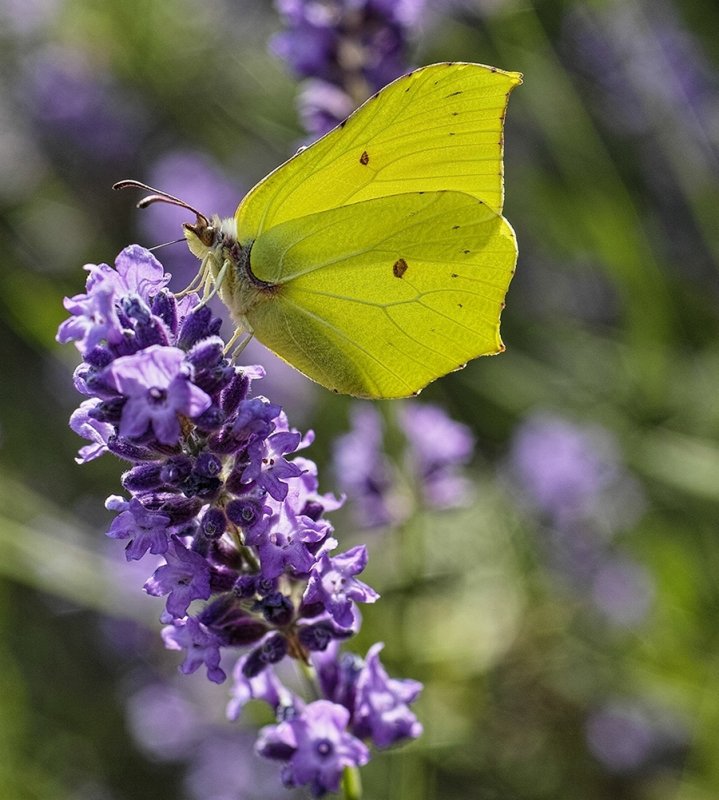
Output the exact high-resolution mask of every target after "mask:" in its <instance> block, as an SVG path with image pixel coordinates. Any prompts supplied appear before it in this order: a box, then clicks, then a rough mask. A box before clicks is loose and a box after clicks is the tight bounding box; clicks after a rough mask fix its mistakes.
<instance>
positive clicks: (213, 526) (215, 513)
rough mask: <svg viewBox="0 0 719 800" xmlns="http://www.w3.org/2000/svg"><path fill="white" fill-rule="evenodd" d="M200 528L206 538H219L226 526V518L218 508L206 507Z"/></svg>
mask: <svg viewBox="0 0 719 800" xmlns="http://www.w3.org/2000/svg"><path fill="white" fill-rule="evenodd" d="M200 528H201V530H202V532H203V534H204V535H205V536H206V537H207V538H208V539H219V538H220V536H222V534H223V533H224V532H225V529H226V528H227V518H226V517H225V514H224V512H223V511H222V510H221V509H219V508H208V509H207V511H205V514H204V516H203V517H202V522H201V523H200Z"/></svg>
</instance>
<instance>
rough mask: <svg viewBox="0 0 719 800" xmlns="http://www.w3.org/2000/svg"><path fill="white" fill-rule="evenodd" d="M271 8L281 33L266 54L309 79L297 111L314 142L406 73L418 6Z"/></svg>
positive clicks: (356, 0) (338, 2)
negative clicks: (282, 23) (281, 22)
mask: <svg viewBox="0 0 719 800" xmlns="http://www.w3.org/2000/svg"><path fill="white" fill-rule="evenodd" d="M277 7H278V10H279V12H280V15H281V16H282V17H283V18H284V21H285V23H286V24H287V29H286V30H284V31H283V32H282V33H279V34H277V35H276V36H274V37H273V38H272V40H271V42H270V50H271V51H272V52H273V53H274V55H276V56H277V57H279V58H281V59H283V60H284V61H285V62H286V63H287V64H288V65H289V67H290V68H291V69H292V71H293V72H295V73H296V74H297V75H298V76H300V77H302V78H308V79H313V83H312V85H311V87H309V89H308V90H307V91H305V93H304V97H303V99H302V100H301V107H303V111H302V117H303V122H304V123H305V125H306V128H307V130H308V132H309V133H310V134H312V135H314V136H316V135H319V134H322V133H325V132H326V131H327V130H329V129H330V128H332V127H334V125H337V124H338V123H339V122H341V121H342V120H343V119H344V118H345V117H346V116H347V114H348V113H349V111H351V110H352V109H353V108H355V107H356V106H358V105H359V104H360V103H361V102H363V101H364V100H366V99H367V97H369V96H370V95H371V94H372V93H373V92H375V91H377V90H378V89H380V88H381V87H382V86H384V85H385V84H386V83H389V82H390V81H391V80H393V79H394V78H397V77H399V76H400V75H401V74H402V73H403V72H405V71H406V70H407V62H406V58H405V54H406V47H407V39H408V34H409V31H410V28H411V27H413V26H414V25H416V24H417V22H418V21H419V17H420V14H421V11H422V9H423V7H424V2H423V1H422V0H332V2H323V1H322V0H279V1H278V3H277ZM333 90H334V91H333Z"/></svg>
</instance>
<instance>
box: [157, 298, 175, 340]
mask: <svg viewBox="0 0 719 800" xmlns="http://www.w3.org/2000/svg"><path fill="white" fill-rule="evenodd" d="M152 313H153V314H154V315H155V316H156V317H159V318H160V319H161V320H162V321H163V322H164V323H165V325H166V326H167V329H168V330H169V331H170V333H171V334H172V336H175V335H176V334H177V301H176V300H175V298H174V296H173V295H172V294H171V293H170V292H168V291H167V290H166V289H163V290H162V291H161V292H158V293H157V294H156V295H155V297H154V298H153V301H152Z"/></svg>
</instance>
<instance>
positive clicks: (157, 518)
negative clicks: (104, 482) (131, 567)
mask: <svg viewBox="0 0 719 800" xmlns="http://www.w3.org/2000/svg"><path fill="white" fill-rule="evenodd" d="M105 507H106V508H107V509H109V510H110V511H120V513H119V514H118V516H116V517H115V519H114V520H113V521H112V524H111V525H110V528H109V529H108V531H107V535H108V536H109V537H110V538H111V539H129V540H130V542H129V544H128V545H127V547H126V548H125V555H126V557H127V560H128V561H137V560H138V559H140V558H142V557H143V556H144V555H145V553H146V552H147V551H148V550H149V551H150V552H151V553H154V554H155V555H162V554H163V553H166V552H167V546H168V530H167V529H168V527H169V526H170V523H171V520H170V517H168V516H166V515H165V514H161V513H160V512H158V511H149V510H148V509H146V508H145V506H143V504H142V503H141V502H140V501H139V500H138V499H137V498H136V497H133V498H132V499H131V500H130V502H129V503H128V502H126V501H124V500H122V498H120V497H117V496H116V495H112V496H110V497H108V499H107V501H106V502H105Z"/></svg>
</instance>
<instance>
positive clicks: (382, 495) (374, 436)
mask: <svg viewBox="0 0 719 800" xmlns="http://www.w3.org/2000/svg"><path fill="white" fill-rule="evenodd" d="M351 421H352V428H351V429H350V431H349V433H346V434H344V435H343V436H340V437H339V438H338V439H337V440H336V441H335V445H334V452H333V459H334V471H335V474H336V476H337V480H338V481H339V483H340V486H341V487H342V489H343V491H345V492H346V493H347V496H348V497H349V498H350V499H351V501H352V510H353V512H354V513H355V515H356V517H357V521H358V523H359V524H360V525H362V526H363V527H379V526H381V525H387V524H389V523H390V522H392V521H394V520H396V519H397V517H398V516H399V509H398V508H396V504H393V503H392V497H391V490H392V483H393V481H392V471H391V467H390V465H389V461H388V460H387V458H386V456H385V455H384V452H383V450H382V444H383V442H382V435H383V431H382V418H381V417H380V415H379V412H377V411H376V410H375V409H374V408H373V407H372V406H370V405H359V404H357V405H355V406H353V408H352V412H351Z"/></svg>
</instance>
